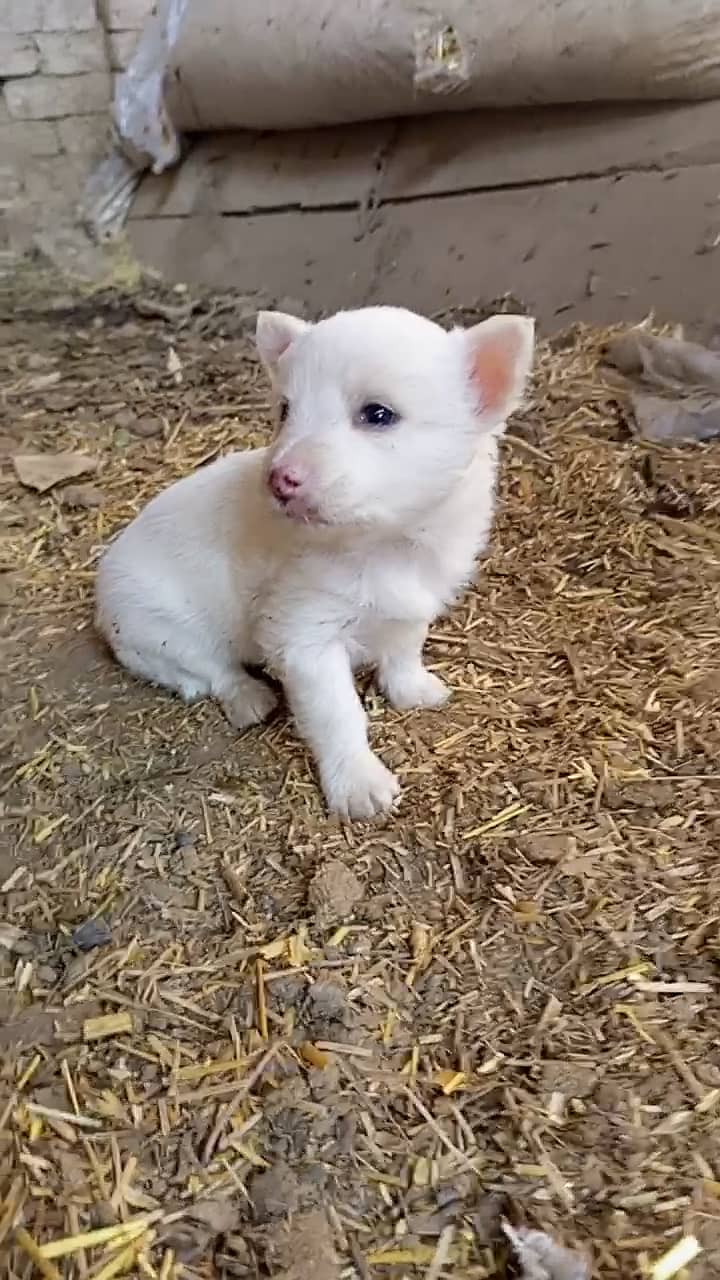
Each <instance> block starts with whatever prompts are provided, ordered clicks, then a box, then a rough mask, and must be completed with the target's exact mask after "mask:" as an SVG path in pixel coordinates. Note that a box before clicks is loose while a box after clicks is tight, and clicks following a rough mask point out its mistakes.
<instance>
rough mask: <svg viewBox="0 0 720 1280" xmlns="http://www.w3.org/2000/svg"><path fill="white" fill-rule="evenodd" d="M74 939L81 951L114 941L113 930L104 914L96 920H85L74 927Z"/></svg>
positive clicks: (90, 949)
mask: <svg viewBox="0 0 720 1280" xmlns="http://www.w3.org/2000/svg"><path fill="white" fill-rule="evenodd" d="M72 941H73V944H74V946H76V947H77V948H78V949H79V950H80V951H92V950H93V948H94V947H106V946H107V945H108V943H110V942H112V930H111V929H110V926H109V924H108V923H107V921H105V920H103V918H102V916H98V918H97V919H96V920H95V919H93V920H83V923H82V924H79V925H78V927H77V929H73V932H72Z"/></svg>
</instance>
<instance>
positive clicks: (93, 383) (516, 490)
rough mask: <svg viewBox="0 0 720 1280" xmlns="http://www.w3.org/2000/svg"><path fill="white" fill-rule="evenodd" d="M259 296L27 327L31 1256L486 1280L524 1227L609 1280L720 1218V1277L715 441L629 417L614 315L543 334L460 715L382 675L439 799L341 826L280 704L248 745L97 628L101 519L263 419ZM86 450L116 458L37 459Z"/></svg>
mask: <svg viewBox="0 0 720 1280" xmlns="http://www.w3.org/2000/svg"><path fill="white" fill-rule="evenodd" d="M251 312H252V306H250V305H248V304H247V303H244V302H243V300H242V299H237V298H235V297H232V296H228V295H224V296H214V297H210V296H203V297H200V296H199V295H198V296H197V297H194V296H191V295H190V294H189V293H188V292H187V291H184V292H183V291H180V292H178V291H175V292H172V291H171V292H162V291H160V290H151V291H150V292H149V293H147V294H141V295H138V296H136V297H134V298H131V299H126V298H120V297H113V296H111V295H107V296H103V297H100V298H97V299H94V300H92V301H86V302H83V303H80V304H74V303H72V301H71V300H69V299H67V300H64V301H61V304H60V305H59V306H55V308H54V309H53V310H51V311H49V312H47V311H43V310H42V308H38V309H37V310H36V311H35V312H27V313H23V312H22V311H17V312H16V315H15V318H14V319H13V320H9V321H7V322H6V323H5V324H3V325H2V329H1V330H0V342H1V343H2V357H1V359H2V375H1V376H2V387H1V390H0V452H1V459H0V462H1V468H2V469H1V471H0V498H1V499H2V507H1V508H0V521H1V522H2V529H1V531H0V536H1V537H2V543H0V569H1V570H2V574H1V575H0V590H1V591H2V603H3V606H4V615H5V616H4V623H3V639H2V644H3V661H2V671H1V674H0V680H1V681H2V689H1V692H2V708H3V713H2V725H1V727H0V751H1V752H2V755H1V757H0V840H1V841H2V843H1V844H0V1076H1V1081H0V1250H2V1251H4V1253H5V1257H6V1258H7V1259H8V1275H9V1276H12V1277H19V1276H28V1275H29V1274H30V1273H31V1271H32V1262H31V1259H32V1256H33V1249H35V1248H37V1247H40V1248H44V1249H45V1253H44V1254H43V1255H42V1256H43V1262H44V1266H45V1268H46V1272H45V1273H46V1274H52V1270H51V1271H48V1270H47V1268H48V1267H49V1266H50V1267H54V1268H56V1271H57V1274H60V1275H63V1276H71V1277H74V1276H78V1277H84V1276H86V1275H89V1274H92V1275H94V1274H96V1272H97V1271H98V1269H101V1268H104V1267H105V1266H106V1264H108V1265H109V1266H110V1267H111V1270H108V1271H107V1275H111V1274H117V1273H119V1272H120V1271H122V1270H123V1269H124V1270H129V1271H130V1272H131V1273H132V1274H133V1275H143V1276H150V1277H153V1276H160V1277H164V1278H165V1280H167V1277H169V1276H171V1275H178V1276H183V1277H185V1276H187V1277H208V1278H209V1277H214V1276H218V1277H219V1276H238V1277H253V1278H255V1277H262V1276H284V1277H286V1280H307V1277H308V1276H310V1275H313V1276H314V1277H316V1280H336V1278H337V1277H340V1276H341V1275H343V1276H346V1277H348V1280H349V1278H351V1277H352V1278H353V1280H376V1277H383V1276H389V1277H400V1276H408V1277H410V1276H413V1277H414V1276H421V1275H422V1276H427V1277H430V1278H431V1280H442V1277H446V1280H449V1278H450V1277H453V1278H455V1280H458V1278H461V1277H462V1278H465V1277H467V1278H468V1280H470V1278H471V1277H472V1280H481V1277H487V1276H495V1275H497V1276H504V1275H510V1274H513V1273H512V1270H511V1269H510V1267H511V1264H510V1262H509V1260H508V1258H507V1248H506V1244H505V1243H504V1237H503V1236H502V1233H501V1229H500V1223H501V1218H502V1217H503V1215H505V1216H506V1217H508V1218H509V1219H510V1221H512V1222H515V1223H522V1222H524V1223H528V1224H530V1225H533V1226H541V1227H542V1228H544V1229H547V1230H548V1231H550V1232H551V1233H552V1234H553V1235H554V1236H555V1237H556V1238H557V1239H562V1240H565V1241H566V1242H567V1243H569V1244H572V1245H573V1247H579V1248H582V1249H585V1250H586V1251H587V1253H588V1255H589V1256H591V1257H592V1259H593V1263H594V1273H593V1274H595V1275H597V1276H602V1277H607V1280H610V1278H611V1277H614V1276H620V1277H624V1276H628V1277H629V1276H635V1275H638V1274H640V1268H641V1266H642V1264H643V1261H644V1260H647V1259H655V1258H657V1257H658V1256H659V1255H661V1254H663V1253H664V1252H665V1250H667V1249H668V1248H669V1247H670V1246H671V1245H672V1244H673V1243H674V1241H675V1240H677V1239H678V1238H679V1237H680V1236H682V1235H683V1234H684V1233H686V1232H693V1233H695V1234H696V1235H697V1236H698V1237H699V1239H700V1241H701V1243H702V1245H703V1248H704V1251H705V1252H704V1253H703V1254H702V1255H701V1256H700V1258H699V1259H698V1260H697V1261H696V1262H694V1263H693V1264H692V1267H691V1268H690V1271H689V1275H690V1276H691V1278H692V1280H710V1277H715V1276H716V1275H717V1273H718V1268H719V1267H720V1155H719V1154H718V1152H719V1151H720V1147H719V1145H718V1114H719V1112H720V1043H719V1041H718V1032H717V1026H718V1015H719V1013H720V999H719V998H718V979H719V976H720V975H719V974H718V958H719V955H720V950H719V932H718V927H719V921H720V911H719V910H718V906H717V884H718V872H717V856H718V855H717V849H718V842H719V841H720V771H719V770H718V764H717V759H718V748H719V747H720V736H719V734H718V727H719V723H720V719H719V717H720V662H719V661H718V622H717V619H718V604H719V603H720V599H719V595H720V558H719V555H718V548H719V547H720V515H719V513H718V506H719V504H720V487H719V482H720V452H719V450H720V446H710V447H706V448H704V449H703V448H700V447H697V448H687V447H686V448H683V449H678V450H675V451H671V450H660V449H658V448H657V447H653V446H650V445H644V444H641V443H637V442H636V441H634V440H633V439H631V437H630V435H629V432H628V430H627V427H626V423H625V414H624V409H623V405H622V402H621V400H620V398H619V397H618V394H617V392H616V390H614V389H613V387H612V386H611V385H610V384H609V383H608V382H606V379H605V374H604V373H603V372H602V369H601V367H600V364H599V358H600V354H601V345H602V337H603V335H601V334H593V333H590V332H586V331H578V332H577V333H575V334H574V335H570V336H569V337H568V338H567V339H565V340H562V341H555V342H554V343H553V345H552V347H551V346H548V345H545V346H544V347H543V348H542V350H541V353H540V358H539V361H538V370H537V377H536V382H535V386H534V389H533V393H532V396H531V399H530V402H529V404H528V407H527V410H526V411H525V412H524V413H523V415H522V417H521V418H520V419H519V420H518V421H517V422H515V423H514V424H513V426H512V429H511V437H510V439H509V441H508V444H507V448H506V449H505V454H504V466H503V477H502V507H501V513H500V517H499V520H498V524H497V528H496V533H495V537H494V541H493V548H492V554H491V555H490V557H489V559H488V560H487V562H486V563H485V565H484V567H483V569H482V572H481V574H480V575H479V578H478V585H477V587H476V589H475V590H473V591H471V592H469V593H468V595H467V598H466V600H465V602H464V604H463V605H462V607H460V608H459V609H457V610H456V611H455V612H454V613H453V614H452V616H451V617H450V618H448V619H446V620H445V621H443V622H442V623H441V624H439V625H438V626H437V627H436V628H435V629H434V631H433V635H432V638H431V642H430V646H429V656H430V661H431V664H432V665H434V666H435V667H436V669H438V670H439V671H442V672H443V673H444V675H445V677H446V678H447V679H448V680H449V682H450V683H451V684H452V686H453V688H454V691H455V693H454V699H453V702H452V704H451V705H450V706H449V708H448V709H447V710H446V711H444V712H443V713H442V714H431V713H423V714H404V715H397V714H395V713H392V712H390V711H389V710H388V708H387V707H385V706H384V705H383V704H382V702H381V700H380V699H379V698H378V697H377V696H376V695H375V693H374V692H373V690H372V687H371V685H370V684H369V683H368V684H367V686H366V691H365V696H366V699H367V705H368V708H369V711H370V715H371V720H372V726H373V737H374V739H375V741H376V743H377V746H378V749H379V750H380V752H381V753H382V754H383V755H384V757H385V758H386V759H387V760H388V761H389V762H391V763H392V764H393V766H394V767H395V768H397V770H398V771H399V773H400V775H401V776H402V780H403V783H404V800H403V804H402V807H401V810H400V812H399V814H398V816H397V817H396V818H392V819H389V820H387V821H385V822H383V823H380V824H379V825H377V826H359V827H354V828H352V829H349V828H348V829H343V828H342V827H340V826H338V825H337V824H335V823H334V822H332V821H330V820H328V819H327V818H326V817H325V815H324V812H323V809H322V806H321V803H320V799H319V796H318V791H317V788H316V785H315V781H314V779H313V776H312V773H311V770H310V767H309V763H308V760H307V758H306V756H305V753H304V751H303V750H302V748H301V746H300V745H299V743H298V741H297V739H296V738H295V736H294V735H293V733H292V730H291V728H290V727H289V726H288V724H287V723H286V721H285V718H284V717H283V716H282V715H279V716H278V717H277V718H276V719H274V720H273V721H272V722H271V723H270V724H268V725H267V726H266V727H265V728H263V729H262V731H253V732H251V733H248V734H247V735H245V736H244V737H237V736H235V735H234V734H233V733H232V732H231V730H230V729H229V728H228V726H227V725H226V723H225V722H224V721H223V719H222V716H221V715H220V713H219V711H218V710H217V709H216V708H215V707H214V706H212V705H200V706H196V707H192V708H188V707H185V706H183V705H181V704H180V702H179V701H177V700H176V699H174V698H173V697H170V696H167V695H165V694H163V693H161V692H158V691H156V690H153V689H151V688H148V687H145V686H143V685H141V684H139V683H137V682H135V681H133V680H132V679H130V678H129V677H127V676H126V675H125V674H123V673H122V672H121V671H120V670H118V669H116V668H115V667H114V666H113V664H112V663H111V661H110V660H109V659H108V657H107V656H106V655H105V654H104V653H103V652H102V650H101V648H100V646H99V645H98V643H97V642H96V641H95V639H94V638H93V633H92V627H91V595H92V585H93V575H94V569H95V565H96V562H97V557H98V554H99V551H100V548H101V546H102V544H103V542H104V541H105V539H106V538H107V537H109V536H110V535H111V534H112V532H113V531H114V530H115V529H117V528H118V527H120V526H121V525H122V524H123V523H124V522H126V521H127V520H128V519H129V518H130V517H131V516H132V514H133V511H134V510H135V509H136V508H137V507H138V506H139V505H140V504H141V503H142V502H144V501H145V500H146V499H147V497H148V496H149V495H150V494H151V493H153V492H155V491H156V490H157V489H158V488H159V487H161V486H162V485H164V484H166V483H168V482H169V481H171V480H172V479H173V478H174V477H176V476H179V475H181V474H183V473H185V472H187V471H189V470H190V469H192V468H193V467H196V466H199V465H201V464H202V463H204V462H207V461H209V460H210V459H211V458H213V457H215V456H216V455H217V454H218V453H220V452H221V451H223V450H226V449H229V448H232V447H237V446H243V445H246V444H252V443H256V442H259V441H260V440H262V439H263V438H264V437H265V435H266V433H267V430H268V425H269V410H268V402H267V389H266V385H265V382H264V379H263V376H262V373H261V371H260V369H259V366H258V364H257V362H256V360H255V357H254V355H253V352H252V348H251V344H250V342H249V339H248V336H247V334H248V325H249V317H250V314H251ZM59 451H79V452H81V453H83V454H85V455H88V456H89V457H90V458H91V459H92V466H93V470H92V471H87V472H86V473H85V474H83V475H78V476H75V477H73V478H72V479H69V480H68V482H67V483H66V484H65V485H60V484H57V485H55V486H54V487H51V488H50V489H49V490H48V491H47V492H46V493H44V494H38V493H37V492H35V491H33V490H32V489H31V488H28V487H26V486H23V485H22V484H21V483H20V482H19V480H18V477H17V475H16V471H15V467H14V464H13V462H12V461H11V459H12V458H13V456H14V455H16V454H25V453H28V452H32V453H35V452H44V453H48V454H55V453H57V452H59ZM123 1223H125V1224H129V1225H126V1226H124V1227H123V1226H122V1224H123ZM133 1224H134V1225H133ZM18 1227H20V1230H19V1231H18V1230H17V1228H18ZM101 1228H102V1229H105V1230H104V1234H101V1235H100V1236H97V1235H90V1236H88V1235H87V1233H90V1232H95V1231H98V1230H99V1229H101ZM68 1238H69V1240H68ZM62 1241H66V1243H64V1244H63V1243H60V1244H58V1243H57V1242H62ZM53 1242H55V1243H54V1244H53ZM111 1250H114V1252H111ZM113 1267H114V1268H115V1269H114V1270H113V1269H112V1268H113ZM102 1274H105V1272H104V1271H102Z"/></svg>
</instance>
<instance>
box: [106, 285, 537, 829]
mask: <svg viewBox="0 0 720 1280" xmlns="http://www.w3.org/2000/svg"><path fill="white" fill-rule="evenodd" d="M257 341H258V348H259V351H260V354H261V356H262V358H263V360H264V361H265V363H266V365H267V367H268V370H269V373H270V377H271V379H272V382H273V385H274V388H275V391H276V393H277V395H278V396H279V397H282V398H285V399H287V401H288V405H289V408H288V413H287V419H286V421H285V423H284V425H282V426H281V427H280V429H279V431H278V434H277V437H276V439H275V442H274V443H273V444H272V445H271V446H270V448H269V449H257V450H253V451H250V452H245V453H235V454H231V455H230V456H228V457H224V458H222V459H220V460H219V461H217V462H215V463H213V464H212V465H210V466H208V467H206V468H204V469H202V470H200V471H198V472H196V473H195V474H194V475H190V476H187V477H186V478H185V479H183V480H180V481H179V482H178V483H177V484H174V485H173V486H172V487H171V488H170V489H168V490H166V491H165V492H164V493H161V494H160V495H159V496H158V497H156V498H154V499H153V501H152V502H150V503H149V504H148V506H147V507H146V508H145V509H144V510H143V511H142V512H141V514H140V515H139V516H138V517H137V519H136V520H134V521H133V523H132V524H131V525H130V526H129V527H128V528H127V529H126V530H125V531H124V532H123V533H122V534H121V536H120V537H119V538H118V539H117V540H116V541H115V542H114V543H113V544H112V545H111V546H110V547H109V549H108V550H107V552H106V553H105V555H104V557H103V559H102V562H101V565H100V570H99V575H98V583H97V626H98V628H99V630H100V632H101V633H102V634H103V635H104V636H105V638H106V639H107V641H108V643H109V644H110V646H111V648H112V649H113V651H114V653H115V655H116V657H117V658H118V660H119V661H120V662H121V663H123V665H124V666H125V667H127V668H128V670H129V671H131V672H133V673H134V674H135V675H138V676H142V677H144V678H145V679H148V680H151V681H154V682H155V683H157V684H159V685H165V686H167V687H168V688H170V689H175V690H177V691H178V692H179V693H180V694H181V695H182V697H183V698H185V699H187V700H192V699H195V698H200V697H204V696H206V695H210V696H212V697H215V698H217V699H218V700H219V702H220V703H221V705H222V707H223V709H224V711H225V713H226V715H227V717H228V719H229V720H230V722H231V723H232V724H233V725H235V726H236V727H237V728H239V729H242V728H246V727H247V726H248V725H251V724H256V723H258V722H259V721H261V720H263V719H264V718H265V717H266V716H267V715H268V714H269V713H270V711H271V710H272V708H273V706H274V704H275V695H274V693H273V692H272V690H271V689H270V687H269V685H267V684H265V683H264V681H261V680H256V679H255V678H253V677H252V676H250V675H249V674H248V672H247V670H246V666H247V665H248V664H249V665H251V666H252V665H259V666H264V667H265V668H266V669H267V670H268V671H270V672H271V673H273V674H274V675H276V676H277V677H278V678H279V679H280V681H281V682H282V684H283V686H284V690H285V693H286V695H287V698H288V701H289V704H290V707H291V710H292V712H293V714H294V716H295V720H296V722H297V725H298V728H299V730H300V732H301V734H302V735H303V736H304V738H305V739H306V741H307V742H308V743H309V745H310V748H311V749H312V752H313V754H314V756H315V759H316V761H317V765H318V768H319V772H320V777H321V781H322V785H323V789H324V792H325V796H326V799H327V802H328V805H329V807H330V808H331V809H333V810H335V811H337V812H338V813H340V814H342V815H344V816H348V817H352V818H368V817H371V816H372V815H373V814H376V813H379V812H382V811H384V810H387V809H389V808H391V807H392V806H393V804H394V802H395V800H396V798H397V796H398V793H399V787H398V783H397V780H396V779H395V778H394V777H393V775H392V774H391V773H390V772H389V771H388V770H387V769H386V768H385V766H384V765H383V764H382V762H381V761H380V760H379V759H378V757H377V756H376V755H374V754H373V752H372V751H371V749H370V747H369V745H368V738H367V725H366V718H365V714H364V712H363V708H362V705H361V703H360V700H359V698H358V696H357V693H356V691H355V686H354V681H353V674H352V673H353V671H354V670H355V669H357V668H358V667H360V666H365V665H369V666H374V667H375V668H376V670H377V676H378V682H379V685H380V687H381V689H382V690H383V692H384V693H385V694H386V696H387V697H388V699H389V700H390V702H391V703H392V704H393V705H394V706H396V707H403V708H406V707H417V706H421V707H434V706H439V705H440V704H441V703H442V702H443V701H444V700H445V698H446V697H447V692H448V691H447V690H446V688H445V686H444V685H443V684H442V682H441V681H440V680H439V679H438V678H437V677H436V676H434V675H432V674H431V673H430V672H428V671H426V669H425V667H424V666H423V662H422V648H423V643H424V641H425V637H426V634H427V629H428V626H429V624H430V623H431V622H432V620H433V619H434V618H435V617H436V616H437V615H438V614H439V613H440V612H441V611H442V610H443V609H444V608H446V607H447V606H448V605H449V604H451V603H452V602H453V600H454V599H455V598H456V596H457V594H458V592H459V591H460V589H461V588H462V587H463V586H464V585H465V584H466V583H467V582H468V581H469V580H470V579H471V577H472V575H473V570H474V565H475V560H476V557H477V556H478V554H479V552H480V551H482V550H483V548H484V547H485V545H486V542H487V539H488V534H489V531H490V526H491V521H492V516H493V506H494V490H495V475H496V466H497V442H498V437H499V435H500V434H501V431H502V429H503V427H504V423H505V419H506V417H507V415H508V414H509V413H510V412H511V411H512V410H513V409H514V408H515V407H516V405H517V404H518V402H519V400H520V398H521V396H522V392H523V388H524V384H525V381H526V377H527V374H528V371H529V368H530V364H531V361H532V349H533V325H532V322H531V321H529V320H525V319H522V318H519V317H511V316H496V317H494V318H493V319H492V320H489V321H486V322H485V323H484V324H482V325H477V326H475V328H474V329H471V330H468V331H467V332H463V331H461V330H455V331H453V332H452V333H449V334H448V333H446V332H445V331H444V330H443V329H441V328H440V327H439V326H437V325H435V324H433V323H431V322H430V321H429V320H425V319H423V318H421V317H420V316H416V315H413V314H412V313H411V312H407V311H403V310H400V309H396V308H391V307H378V308H368V309H366V310H360V311H355V312H352V311H350V312H340V313H339V314H338V315H336V316H333V317H331V318H330V319H328V320H324V321H321V322H320V323H319V324H317V325H309V324H305V323H304V322H302V321H299V320H294V319H292V318H291V317H289V316H282V315H278V314H276V313H270V312H266V313H263V314H261V315H260V317H259V318H258V335H257ZM369 401H370V402H379V403H382V404H386V405H388V406H390V407H391V408H392V409H393V410H395V412H396V413H397V414H398V415H399V421H398V422H397V425H394V426H391V427H389V428H385V429H374V428H372V427H368V426H367V425H364V424H363V422H362V420H361V418H360V417H359V415H360V410H361V408H362V406H363V405H364V404H366V403H367V402H369ZM287 467H292V468H295V469H296V470H297V469H299V471H300V473H301V474H302V475H303V476H304V477H305V479H304V483H303V487H302V491H301V493H300V495H299V496H298V498H297V500H295V499H293V500H292V501H290V502H289V503H288V504H287V506H286V507H285V508H284V509H283V508H282V507H281V506H280V504H279V503H278V502H277V501H276V500H275V499H274V498H273V496H272V494H271V492H270V489H269V487H268V477H269V474H270V470H271V468H276V469H277V468H281V469H282V468H287Z"/></svg>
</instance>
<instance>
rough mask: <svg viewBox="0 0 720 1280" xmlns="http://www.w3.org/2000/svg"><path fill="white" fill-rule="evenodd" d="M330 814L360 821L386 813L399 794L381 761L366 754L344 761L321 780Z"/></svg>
mask: <svg viewBox="0 0 720 1280" xmlns="http://www.w3.org/2000/svg"><path fill="white" fill-rule="evenodd" d="M323 789H324V791H325V799H326V800H327V804H328V808H329V809H330V811H331V813H337V814H338V815H339V816H340V817H341V818H350V819H355V820H359V821H362V820H363V819H368V818H374V817H376V816H377V815H378V814H380V813H388V812H389V811H390V810H391V809H393V808H394V806H395V802H396V800H397V798H398V796H399V795H400V783H399V782H398V780H397V778H396V777H395V775H394V774H392V773H391V772H390V770H389V769H386V768H385V765H384V764H383V762H382V760H380V759H378V757H377V756H376V755H373V753H372V751H368V752H367V754H366V755H363V756H360V757H357V756H356V757H355V758H353V759H351V760H348V761H344V762H343V763H342V764H341V765H339V766H338V767H337V768H336V769H335V770H333V772H332V773H331V774H330V775H327V776H325V777H324V779H323Z"/></svg>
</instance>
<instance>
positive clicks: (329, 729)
mask: <svg viewBox="0 0 720 1280" xmlns="http://www.w3.org/2000/svg"><path fill="white" fill-rule="evenodd" d="M283 667H284V670H283V683H284V686H285V692H286V694H287V698H288V702H289V703H290V708H291V710H292V712H293V715H294V717H295V721H296V723H297V726H298V729H299V731H300V733H301V734H302V736H303V738H304V739H305V740H306V742H307V743H308V745H309V746H310V749H311V751H312V753H313V755H314V757H315V760H316V762H317V766H318V770H319V773H320V780H321V782H322V787H323V791H324V793H325V799H326V800H327V804H328V808H329V809H330V810H332V811H333V812H334V813H339V814H340V815H341V816H342V817H345V818H372V817H374V815H375V814H378V813H384V812H386V811H387V810H388V809H391V808H392V807H393V804H394V802H395V800H396V799H397V796H398V795H399V792H400V787H399V784H398V781H397V779H396V778H395V777H394V776H393V774H392V773H390V771H389V770H388V769H386V768H385V765H384V764H383V763H382V761H381V760H380V759H378V757H377V756H376V755H374V754H373V752H372V751H371V750H370V747H369V745H368V738H367V720H366V718H365V712H364V711H363V708H362V704H361V702H360V699H359V698H358V695H357V692H356V689H355V683H354V681H353V675H352V670H351V667H350V660H349V657H348V655H347V653H346V651H345V649H344V648H343V647H342V645H339V644H337V645H332V646H329V647H328V648H326V649H323V650H322V651H319V650H315V649H312V650H308V651H306V652H305V653H304V654H303V655H302V657H300V658H298V657H297V655H292V657H290V658H289V659H286V661H285V662H284V664H283Z"/></svg>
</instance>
